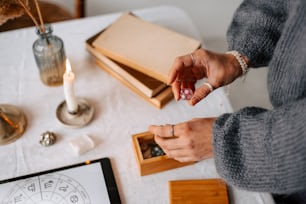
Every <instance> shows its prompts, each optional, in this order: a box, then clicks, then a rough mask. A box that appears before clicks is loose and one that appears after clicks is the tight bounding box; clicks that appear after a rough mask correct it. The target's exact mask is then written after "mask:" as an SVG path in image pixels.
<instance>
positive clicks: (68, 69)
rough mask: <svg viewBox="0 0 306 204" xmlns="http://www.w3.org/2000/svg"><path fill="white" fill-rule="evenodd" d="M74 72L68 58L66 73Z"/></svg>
mask: <svg viewBox="0 0 306 204" xmlns="http://www.w3.org/2000/svg"><path fill="white" fill-rule="evenodd" d="M70 72H72V69H71V65H70V62H69V60H68V58H67V59H66V73H70Z"/></svg>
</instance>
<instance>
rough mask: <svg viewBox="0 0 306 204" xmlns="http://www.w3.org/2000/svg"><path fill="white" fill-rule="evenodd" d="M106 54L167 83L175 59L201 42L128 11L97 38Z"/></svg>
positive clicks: (97, 42) (96, 41) (199, 45)
mask: <svg viewBox="0 0 306 204" xmlns="http://www.w3.org/2000/svg"><path fill="white" fill-rule="evenodd" d="M92 44H93V46H94V47H95V48H96V49H97V50H99V51H100V52H101V53H102V54H103V55H105V56H106V57H108V58H110V59H112V60H114V61H116V62H119V63H121V64H124V65H126V66H128V67H130V68H132V69H135V70H138V71H140V72H142V73H146V75H149V76H151V77H153V78H155V79H157V80H160V81H162V82H164V83H167V77H168V73H169V70H170V68H171V66H172V63H173V62H174V60H175V58H176V57H178V56H181V55H185V54H188V53H191V52H193V51H195V50H196V49H198V48H199V47H201V43H200V42H199V41H198V40H195V39H193V38H191V37H189V36H186V35H183V34H181V33H178V32H175V31H172V30H170V29H167V28H165V27H162V26H159V25H157V24H154V23H151V22H148V21H145V20H143V19H140V18H138V17H137V16H135V15H133V14H132V13H125V14H123V15H121V16H120V17H119V18H118V19H117V20H116V21H114V22H113V23H112V24H111V25H110V26H109V27H107V28H106V29H105V30H104V31H103V32H102V33H101V34H100V35H98V36H97V38H96V39H95V40H94V41H93V43H92Z"/></svg>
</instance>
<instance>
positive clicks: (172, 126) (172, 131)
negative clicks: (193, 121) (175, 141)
mask: <svg viewBox="0 0 306 204" xmlns="http://www.w3.org/2000/svg"><path fill="white" fill-rule="evenodd" d="M171 136H172V137H175V135H174V125H171Z"/></svg>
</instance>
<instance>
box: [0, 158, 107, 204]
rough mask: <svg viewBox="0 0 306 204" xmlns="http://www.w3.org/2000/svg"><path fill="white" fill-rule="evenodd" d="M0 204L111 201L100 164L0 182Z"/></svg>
mask: <svg viewBox="0 0 306 204" xmlns="http://www.w3.org/2000/svg"><path fill="white" fill-rule="evenodd" d="M0 203H1V204H95V203H110V201H109V197H108V193H107V188H106V184H105V180H104V177H103V171H102V169H101V165H100V163H93V164H90V165H83V166H78V167H74V168H69V169H65V170H60V171H56V172H53V173H47V174H42V175H37V176H31V177H29V178H25V179H18V180H16V181H10V182H5V183H2V184H0Z"/></svg>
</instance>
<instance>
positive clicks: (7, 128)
mask: <svg viewBox="0 0 306 204" xmlns="http://www.w3.org/2000/svg"><path fill="white" fill-rule="evenodd" d="M26 126H27V120H26V117H25V114H24V113H23V112H22V111H21V110H20V109H19V108H17V107H16V106H13V105H9V104H0V145H5V144H9V143H11V142H14V141H15V140H17V139H18V138H20V137H21V136H22V135H23V133H24V131H25V129H26Z"/></svg>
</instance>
